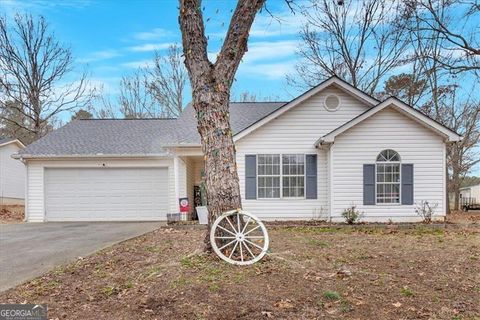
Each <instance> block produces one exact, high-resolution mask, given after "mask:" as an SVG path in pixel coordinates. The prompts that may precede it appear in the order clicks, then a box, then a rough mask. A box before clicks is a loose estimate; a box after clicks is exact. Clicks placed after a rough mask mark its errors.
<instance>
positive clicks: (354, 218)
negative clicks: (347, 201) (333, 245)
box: [342, 205, 363, 224]
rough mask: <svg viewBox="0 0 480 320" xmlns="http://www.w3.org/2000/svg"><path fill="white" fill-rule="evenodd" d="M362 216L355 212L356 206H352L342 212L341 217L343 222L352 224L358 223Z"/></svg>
mask: <svg viewBox="0 0 480 320" xmlns="http://www.w3.org/2000/svg"><path fill="white" fill-rule="evenodd" d="M362 216H363V213H362V212H360V211H358V210H357V206H355V205H352V206H351V207H348V208H347V209H345V210H343V212H342V217H343V218H344V219H345V222H346V223H348V224H354V223H356V222H358V221H359V220H360V219H361V218H362Z"/></svg>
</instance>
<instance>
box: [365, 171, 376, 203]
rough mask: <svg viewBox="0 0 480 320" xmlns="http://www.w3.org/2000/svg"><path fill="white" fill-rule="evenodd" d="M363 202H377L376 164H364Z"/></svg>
mask: <svg viewBox="0 0 480 320" xmlns="http://www.w3.org/2000/svg"><path fill="white" fill-rule="evenodd" d="M363 204H364V205H374V204H375V164H364V165H363Z"/></svg>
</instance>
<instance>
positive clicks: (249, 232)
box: [244, 225, 260, 236]
mask: <svg viewBox="0 0 480 320" xmlns="http://www.w3.org/2000/svg"><path fill="white" fill-rule="evenodd" d="M258 228H260V225H258V226H256V227H255V228H252V229H250V230H248V231H247V232H245V233H244V235H245V236H246V235H247V234H249V233H250V232H252V231H254V230H257V229H258Z"/></svg>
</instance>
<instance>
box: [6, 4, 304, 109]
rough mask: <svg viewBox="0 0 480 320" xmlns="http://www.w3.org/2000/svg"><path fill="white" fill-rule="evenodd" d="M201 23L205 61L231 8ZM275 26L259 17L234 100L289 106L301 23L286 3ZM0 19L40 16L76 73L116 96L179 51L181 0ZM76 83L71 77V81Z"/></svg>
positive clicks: (209, 11) (208, 9) (208, 10)
mask: <svg viewBox="0 0 480 320" xmlns="http://www.w3.org/2000/svg"><path fill="white" fill-rule="evenodd" d="M204 5H205V10H204V19H205V20H206V32H207V36H208V38H209V47H208V52H209V57H210V59H211V60H214V59H215V56H216V54H217V53H218V51H219V49H220V46H221V43H222V41H223V37H224V34H225V32H226V30H227V28H228V23H229V20H230V16H231V10H232V9H233V8H234V5H235V1H219V0H212V1H205V3H204ZM268 9H269V10H270V11H271V12H273V13H275V17H276V18H279V19H280V20H281V23H280V22H278V20H277V19H273V18H272V16H271V15H270V14H268V13H266V12H261V13H260V14H259V15H258V17H257V18H256V21H255V23H254V25H253V27H252V32H251V35H250V39H249V51H248V52H247V54H246V55H245V57H244V59H243V62H242V64H241V65H240V67H239V69H238V73H237V76H236V81H235V84H234V86H233V90H232V92H233V96H234V98H235V96H238V95H239V94H240V93H241V92H243V91H248V92H250V93H252V94H256V95H257V96H259V97H271V98H274V99H275V100H281V101H285V100H290V99H292V98H293V97H294V96H296V95H297V94H298V93H299V92H298V90H295V89H292V88H287V86H286V80H285V76H286V74H288V73H292V72H293V67H294V64H295V59H296V57H295V49H296V48H297V46H298V43H299V36H298V33H299V31H300V28H301V25H302V21H301V17H300V16H299V15H298V14H297V15H296V16H294V15H292V14H290V12H289V9H288V7H287V5H286V3H285V2H284V1H270V3H269V4H268ZM0 12H5V13H6V15H7V17H13V15H14V14H15V12H28V13H32V14H35V15H43V16H44V17H45V18H46V19H47V21H48V22H49V24H50V28H51V30H52V31H53V32H54V33H55V36H56V37H57V39H59V40H60V41H61V42H63V43H64V44H66V45H69V46H70V47H71V49H72V51H73V54H74V56H75V58H76V72H78V73H81V72H82V71H83V70H85V69H86V70H87V71H88V73H89V75H90V81H91V83H92V85H95V86H102V87H103V88H104V91H105V92H106V93H108V94H111V95H115V94H116V93H117V92H118V88H119V82H120V79H121V77H122V76H123V75H128V74H131V73H133V72H134V71H135V70H136V69H137V68H138V67H143V66H146V65H148V63H150V62H151V61H152V58H153V54H154V51H155V50H157V51H159V52H160V53H164V52H166V50H167V48H168V46H169V45H171V44H174V43H177V44H181V34H180V30H179V25H178V0H135V1H133V0H116V1H115V0H62V1H60V0H51V1H49V0H23V1H22V0H0ZM71 76H72V77H74V76H75V75H74V74H73V75H71Z"/></svg>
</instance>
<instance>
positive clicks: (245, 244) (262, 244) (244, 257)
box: [210, 210, 269, 265]
mask: <svg viewBox="0 0 480 320" xmlns="http://www.w3.org/2000/svg"><path fill="white" fill-rule="evenodd" d="M210 243H211V244H212V248H213V251H214V252H215V253H216V254H217V255H218V256H219V257H220V258H221V259H222V260H224V261H226V262H228V263H231V264H236V265H249V264H253V263H255V262H257V261H259V260H260V259H262V258H263V256H264V255H265V254H266V253H267V250H268V245H269V238H268V233H267V228H265V225H264V224H263V223H262V222H261V221H260V220H259V219H258V218H257V217H255V216H254V215H253V214H251V213H249V212H246V211H243V210H232V211H228V212H225V213H224V214H222V215H221V216H220V217H218V218H217V220H215V222H214V223H213V225H212V229H211V230H210Z"/></svg>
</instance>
